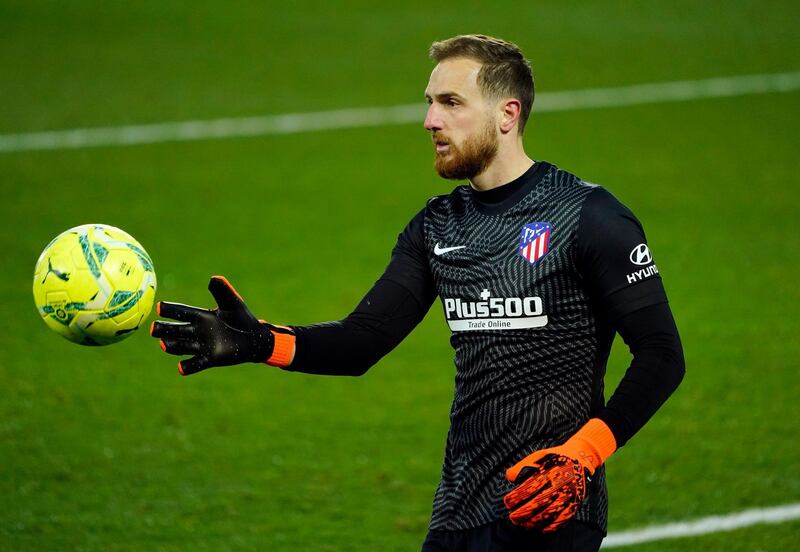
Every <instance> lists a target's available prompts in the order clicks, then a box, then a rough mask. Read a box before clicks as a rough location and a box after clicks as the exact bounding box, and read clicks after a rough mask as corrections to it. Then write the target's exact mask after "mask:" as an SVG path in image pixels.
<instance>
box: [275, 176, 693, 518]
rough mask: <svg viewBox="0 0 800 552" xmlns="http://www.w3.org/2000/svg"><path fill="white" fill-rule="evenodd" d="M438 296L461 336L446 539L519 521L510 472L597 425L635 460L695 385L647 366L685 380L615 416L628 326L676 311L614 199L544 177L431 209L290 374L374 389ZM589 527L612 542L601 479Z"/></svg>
mask: <svg viewBox="0 0 800 552" xmlns="http://www.w3.org/2000/svg"><path fill="white" fill-rule="evenodd" d="M437 296H438V297H439V298H440V299H441V307H442V309H443V311H444V317H445V320H446V323H447V325H448V326H449V328H450V330H451V332H452V334H451V339H450V341H451V344H452V347H453V349H454V352H455V367H456V372H455V391H454V396H453V403H452V407H451V409H450V429H449V431H448V435H447V441H446V445H445V452H444V461H443V465H442V475H441V481H440V483H439V485H438V488H437V490H436V493H435V496H434V500H433V513H432V517H431V522H430V528H431V529H437V530H461V529H468V528H472V527H477V526H479V525H483V524H486V523H490V522H493V521H496V520H499V519H502V518H504V517H506V516H507V514H508V513H507V511H506V509H505V507H504V505H503V495H505V494H506V493H507V492H508V491H510V490H511V489H512V488H513V487H514V485H513V484H512V483H510V482H508V481H507V480H506V479H505V470H506V469H507V468H509V467H510V466H512V465H514V464H515V463H516V462H518V461H519V460H521V459H522V458H524V457H525V456H527V455H528V454H530V453H531V452H533V451H534V450H538V449H542V448H547V447H551V446H555V445H559V444H562V443H563V442H564V441H566V440H567V439H568V438H569V437H570V436H571V435H573V434H574V433H575V432H576V431H577V430H578V429H579V428H580V427H581V426H582V425H583V424H584V423H586V421H587V420H588V419H589V418H591V417H600V418H601V419H603V420H604V421H606V422H607V423H608V425H609V427H611V428H612V431H614V433H615V437H616V438H617V443H618V445H619V446H621V445H622V444H623V443H624V441H625V440H627V438H628V437H629V436H630V434H632V432H633V431H635V430H636V429H638V427H641V425H642V424H643V423H644V422H645V421H646V419H647V418H648V417H649V416H650V415H651V414H652V412H654V411H655V409H657V408H658V406H659V405H660V404H661V402H663V400H665V399H666V397H667V396H668V395H669V393H671V392H672V390H674V387H676V386H677V382H679V381H680V377H681V376H682V371H681V372H677V371H676V370H673V369H670V370H667V368H668V366H667V364H666V363H665V364H664V365H657V363H654V362H652V361H651V362H648V363H645V364H646V365H647V366H648V367H649V368H647V367H639V368H637V370H646V369H652V368H653V367H654V366H655V369H657V370H660V371H662V372H664V373H667V372H669V373H671V374H678V375H677V376H676V377H672V378H671V379H670V378H666V377H661V376H653V375H652V374H646V373H645V372H644V371H641V372H638V371H637V372H636V376H637V377H634V378H630V377H628V375H626V378H623V383H621V384H620V389H621V388H622V386H623V384H625V383H626V382H625V380H626V379H627V380H630V381H628V382H627V387H626V389H625V392H624V393H622V395H623V396H622V397H620V398H619V400H617V403H618V405H619V408H617V409H612V410H610V409H609V408H606V407H605V406H604V396H603V376H604V374H605V366H606V361H607V359H608V355H609V352H610V348H611V343H612V340H613V336H614V332H615V326H614V323H615V321H617V320H620V319H621V318H622V317H625V316H626V315H628V314H630V313H633V312H634V311H640V309H641V312H645V310H644V309H646V308H647V307H650V308H653V307H652V306H653V305H659V304H661V303H666V301H667V299H666V295H665V293H664V289H663V287H662V284H661V279H660V276H659V274H658V268H657V266H656V264H655V262H654V260H653V257H652V254H651V252H650V250H649V247H648V245H647V241H646V238H645V235H644V231H643V229H642V226H641V224H640V223H639V221H638V220H637V219H636V218H635V217H634V215H633V214H632V213H631V212H630V211H629V210H628V209H627V208H626V207H624V206H623V205H622V204H621V203H620V202H619V201H617V200H616V199H615V198H614V197H613V196H612V195H611V194H610V193H609V192H607V191H606V190H605V189H603V188H601V187H599V186H596V185H593V184H590V183H587V182H584V181H582V180H581V179H580V178H578V177H576V176H574V175H572V174H570V173H569V172H566V171H563V170H561V169H559V168H557V167H556V166H554V165H552V164H549V163H547V162H544V161H541V162H536V163H535V164H534V165H532V166H531V168H530V169H529V170H528V171H526V172H525V173H524V174H523V175H522V176H520V177H519V178H518V179H516V180H515V181H513V182H511V183H508V184H506V185H503V186H500V187H498V188H495V189H492V190H489V191H484V192H480V191H476V190H474V189H472V188H471V187H470V186H468V185H462V186H458V187H456V188H455V189H454V190H453V191H452V192H451V193H450V194H448V195H443V196H437V197H434V198H432V199H430V200H429V201H428V203H427V205H426V206H425V208H424V209H422V211H420V212H419V213H418V214H417V215H416V216H415V217H414V218H413V219H412V220H411V222H410V223H409V224H408V225H407V226H406V228H405V229H404V230H403V232H402V233H401V234H400V236H399V237H398V241H397V244H396V246H395V248H394V249H393V251H392V258H391V261H390V263H389V266H388V267H387V268H386V270H385V272H384V273H383V275H382V276H381V278H380V279H379V280H378V282H377V283H376V285H375V286H374V287H373V289H372V290H370V292H369V293H368V294H367V295H366V297H365V298H364V299H363V300H362V302H361V303H360V304H359V306H358V307H357V308H356V310H355V311H354V312H353V313H352V314H351V315H350V316H348V318H347V319H345V320H343V321H337V322H330V323H324V324H317V325H312V326H301V327H294V329H295V330H296V332H297V352H296V356H295V360H294V362H293V363H292V366H290V367H289V368H288V369H289V370H296V371H302V372H309V373H317V374H352V375H358V374H360V373H363V371H365V370H366V368H368V367H369V366H370V365H372V364H374V362H377V359H378V358H380V357H381V356H382V355H383V354H386V353H387V352H388V351H389V350H391V349H392V348H393V347H394V346H396V345H397V343H399V342H400V340H402V339H403V338H404V337H405V335H407V334H408V332H410V331H411V330H412V329H413V327H414V326H415V325H416V324H417V323H418V322H419V320H421V318H422V317H423V316H424V314H425V312H427V310H428V309H429V308H430V306H431V305H432V303H433V301H434V300H435V298H436V297H437ZM662 310H664V311H666V316H664V315H663V314H659V319H664V318H665V317H666V318H667V319H668V323H667V324H666V326H667V327H668V331H666V332H665V333H670V332H672V333H674V336H675V338H674V339H675V340H677V333H675V332H674V331H672V330H671V329H669V328H674V322H673V321H672V319H671V315H670V313H669V310H668V309H662ZM654 322H655V321H654ZM356 344H361V345H360V346H356ZM673 349H675V347H673ZM677 350H678V351H679V350H680V345H679V343H678V344H677ZM359 355H361V356H363V357H364V358H361V357H359ZM678 355H679V356H680V362H681V363H682V354H680V353H678ZM337 359H341V361H340V360H337ZM634 360H635V359H634ZM634 364H635V362H634ZM672 364H675V365H677V364H678V361H676V362H673V363H672ZM354 365H358V366H363V368H359V369H358V370H354V369H353V368H352V366H354ZM632 368H633V366H632ZM680 370H682V364H681V366H680ZM641 374H644V376H641ZM650 380H653V384H652V385H650V384H649V383H648V384H647V385H646V386H640V387H638V388H637V387H636V385H639V384H641V383H642V382H643V381H647V382H649V381H650ZM668 380H669V381H668ZM631 390H633V391H631ZM640 391H641V397H639V396H638V395H639V394H640ZM618 392H619V389H618ZM615 398H617V394H615V397H614V398H612V400H614V399H615ZM610 406H611V404H610V403H609V407H610ZM620 412H623V414H620ZM576 518H577V519H579V520H581V521H584V522H587V523H590V524H593V525H596V526H598V527H600V528H601V529H603V530H605V528H606V520H607V494H606V488H605V476H604V470H603V468H602V467H601V468H600V469H598V471H597V472H596V473H595V475H594V476H593V477H592V480H591V483H590V485H589V489H588V496H587V498H586V500H585V502H584V503H583V505H582V507H581V509H580V511H579V512H578V514H577V516H576Z"/></svg>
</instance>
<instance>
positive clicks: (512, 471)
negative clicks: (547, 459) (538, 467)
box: [506, 449, 551, 483]
mask: <svg viewBox="0 0 800 552" xmlns="http://www.w3.org/2000/svg"><path fill="white" fill-rule="evenodd" d="M550 452H551V451H550V449H543V450H537V451H534V452H532V453H531V454H529V455H528V456H526V457H525V458H523V459H522V460H520V461H519V462H517V463H516V464H514V465H513V466H511V467H510V468H508V469H507V470H506V479H508V480H509V481H511V482H512V483H514V482H516V481H517V478H518V477H519V474H520V472H521V471H522V470H523V469H524V468H531V467H534V464H535V463H536V462H538V461H539V460H540V459H541V458H542V457H543V456H547V455H548V454H550Z"/></svg>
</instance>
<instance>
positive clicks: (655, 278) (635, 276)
mask: <svg viewBox="0 0 800 552" xmlns="http://www.w3.org/2000/svg"><path fill="white" fill-rule="evenodd" d="M577 251H578V265H579V267H580V271H581V275H582V277H583V279H584V282H585V285H586V287H587V289H588V290H589V294H590V295H591V297H592V300H593V302H594V303H595V305H597V306H598V308H599V311H600V316H601V317H602V318H603V319H604V320H606V321H607V322H608V323H609V324H610V325H611V327H612V328H613V329H614V330H616V331H617V332H619V334H620V335H621V336H622V339H623V340H624V341H625V343H626V344H627V345H628V347H629V348H630V351H631V353H632V354H633V360H632V361H631V365H630V367H629V368H628V370H627V371H626V372H625V375H624V376H623V378H622V380H621V381H620V383H619V385H618V386H617V388H616V390H615V391H614V393H613V394H612V396H611V398H610V399H609V401H608V404H607V405H606V406H605V407H604V408H603V409H602V410H601V411H600V412H599V414H598V417H599V418H600V419H602V420H603V421H604V422H606V424H607V425H608V426H609V428H610V429H611V432H612V433H613V434H614V437H615V439H616V441H617V446H618V447H621V446H622V445H624V444H625V443H626V442H627V441H628V440H629V439H630V438H631V437H632V436H633V435H634V434H635V433H636V432H637V431H638V430H639V429H641V428H642V426H643V425H644V424H645V423H646V422H647V420H649V419H650V418H651V417H652V415H653V414H654V413H655V412H656V410H658V409H659V408H660V407H661V405H662V404H663V403H664V401H666V400H667V398H668V397H669V396H670V395H671V394H672V393H673V391H675V389H676V388H677V387H678V385H679V384H680V382H681V380H682V379H683V375H684V372H685V366H684V358H683V349H682V347H681V341H680V337H679V335H678V329H677V327H676V325H675V321H674V319H673V317H672V312H671V311H670V308H669V304H668V303H667V295H666V292H665V291H664V287H663V285H662V283H661V276H660V275H659V273H658V268H657V266H656V264H655V262H654V260H653V258H652V254H651V252H650V249H649V247H648V246H647V239H646V237H645V234H644V230H643V229H642V225H641V224H640V223H639V221H638V220H637V219H636V217H635V216H634V215H633V213H631V211H630V210H628V209H627V208H626V207H625V206H624V205H622V204H621V203H620V202H619V201H618V200H617V199H616V198H615V197H614V196H612V195H611V194H610V193H608V192H607V191H606V190H604V189H602V188H597V189H596V190H595V191H593V192H592V193H591V194H590V195H589V197H588V198H587V199H586V202H585V203H584V206H583V209H582V211H581V220H580V224H579V227H578V249H577Z"/></svg>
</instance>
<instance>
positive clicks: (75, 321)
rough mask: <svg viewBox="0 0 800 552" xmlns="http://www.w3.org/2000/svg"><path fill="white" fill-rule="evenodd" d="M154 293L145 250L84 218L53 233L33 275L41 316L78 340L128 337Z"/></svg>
mask: <svg viewBox="0 0 800 552" xmlns="http://www.w3.org/2000/svg"><path fill="white" fill-rule="evenodd" d="M155 295H156V273H155V270H154V269H153V261H152V260H151V259H150V255H148V254H147V252H146V251H145V250H144V248H143V247H142V245H141V244H140V243H139V242H138V241H136V240H135V239H133V237H132V236H131V235H130V234H128V233H126V232H124V231H122V230H120V229H119V228H115V227H113V226H108V225H105V224H84V225H83V226H76V227H75V228H70V229H69V230H67V231H66V232H62V233H61V234H59V235H58V236H56V237H55V239H53V241H51V242H50V243H49V244H48V245H47V247H45V248H44V251H42V254H41V255H40V256H39V260H38V261H37V262H36V269H35V271H34V275H33V298H34V301H36V308H37V309H38V310H39V314H40V315H41V316H42V319H43V320H44V321H45V323H46V324H47V326H48V327H49V328H50V329H52V330H54V331H55V332H56V333H58V334H60V335H61V336H63V337H65V338H67V339H69V340H70V341H74V342H75V343H80V344H81V345H109V344H111V343H116V342H118V341H121V340H123V339H125V338H126V337H128V336H129V335H130V334H131V333H133V332H134V331H135V330H137V329H138V328H139V326H140V325H141V324H142V321H144V320H145V319H146V318H147V315H148V314H150V310H151V309H152V308H153V301H154V300H155Z"/></svg>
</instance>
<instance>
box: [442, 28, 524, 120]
mask: <svg viewBox="0 0 800 552" xmlns="http://www.w3.org/2000/svg"><path fill="white" fill-rule="evenodd" d="M429 54H430V57H431V59H433V60H434V61H436V62H437V63H438V62H440V61H442V60H445V59H448V58H456V57H466V58H470V59H474V60H475V61H479V62H480V63H481V64H483V67H481V69H480V71H479V72H478V86H480V87H481V90H482V91H483V93H484V94H485V95H486V96H490V97H496V98H500V97H504V96H512V97H514V98H516V99H518V100H519V101H520V103H521V104H522V111H521V113H520V115H519V133H520V134H522V132H523V131H524V130H525V123H527V122H528V117H529V116H530V114H531V107H532V106H533V97H534V84H533V71H532V70H531V64H530V63H528V60H527V59H525V57H524V56H523V55H522V51H521V50H520V49H519V47H518V46H517V45H516V44H512V43H511V42H506V41H505V40H501V39H499V38H494V37H491V36H486V35H459V36H454V37H453V38H448V39H447V40H442V41H440V42H434V43H433V44H431V49H430V51H429Z"/></svg>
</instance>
